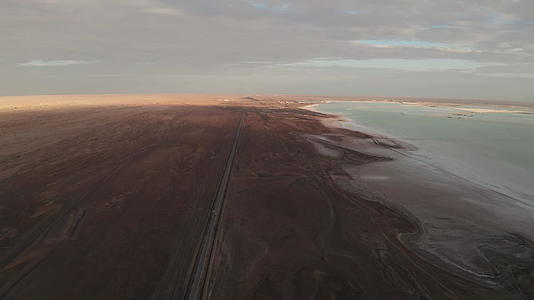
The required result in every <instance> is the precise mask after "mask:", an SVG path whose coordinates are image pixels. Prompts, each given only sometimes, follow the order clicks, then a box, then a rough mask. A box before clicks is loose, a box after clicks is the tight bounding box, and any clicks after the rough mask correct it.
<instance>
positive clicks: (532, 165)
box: [316, 102, 534, 200]
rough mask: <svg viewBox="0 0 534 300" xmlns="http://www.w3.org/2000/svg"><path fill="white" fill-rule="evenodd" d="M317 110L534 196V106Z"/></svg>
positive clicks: (504, 188)
mask: <svg viewBox="0 0 534 300" xmlns="http://www.w3.org/2000/svg"><path fill="white" fill-rule="evenodd" d="M458 108H463V109H472V108H475V109H478V108H482V109H497V110H501V112H497V113H494V112H483V113H481V112H468V111H464V110H459V109H458ZM316 109H317V110H319V111H321V112H325V113H331V114H337V115H342V116H345V117H346V118H348V119H350V120H352V121H353V123H354V126H355V127H356V128H357V129H359V130H363V131H367V132H371V133H375V134H382V135H386V136H389V137H392V138H396V139H399V140H403V141H406V142H408V143H410V144H412V145H414V146H416V147H418V149H419V150H417V151H416V152H415V153H414V155H418V156H420V157H422V158H424V159H425V160H426V161H427V162H428V163H430V164H433V165H436V166H439V167H440V168H444V169H446V170H447V171H450V172H452V173H454V174H456V175H458V176H461V177H463V178H465V179H466V180H470V181H473V182H476V183H479V184H483V185H486V186H488V187H492V188H493V189H498V190H499V191H500V192H505V193H507V194H509V195H513V196H516V197H521V198H523V199H529V200H534V196H533V195H534V111H531V110H528V109H517V110H523V111H526V113H517V112H505V110H506V108H496V107H483V106H455V107H449V106H425V105H413V104H402V103H385V102H332V103H327V104H321V105H318V106H317V107H316ZM514 110H515V109H514ZM531 113H532V114H531Z"/></svg>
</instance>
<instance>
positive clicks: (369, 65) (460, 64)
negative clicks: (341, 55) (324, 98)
mask: <svg viewBox="0 0 534 300" xmlns="http://www.w3.org/2000/svg"><path fill="white" fill-rule="evenodd" d="M485 65H487V64H483V63H478V62H475V61H470V60H462V59H393V58H391V59H367V60H356V59H332V58H319V59H311V60H306V61H302V62H298V63H292V64H286V66H290V67H298V66H305V67H318V68H328V67H342V68H365V69H391V70H403V71H415V72H427V71H462V72H466V71H475V70H476V69H477V68H480V67H482V66H485Z"/></svg>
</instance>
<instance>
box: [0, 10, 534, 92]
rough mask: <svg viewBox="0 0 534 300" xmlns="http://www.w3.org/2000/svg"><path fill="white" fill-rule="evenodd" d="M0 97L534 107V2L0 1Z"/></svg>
mask: <svg viewBox="0 0 534 300" xmlns="http://www.w3.org/2000/svg"><path fill="white" fill-rule="evenodd" d="M0 38H1V39H0V41H1V42H0V95H35V94H102V93H233V94H234V93H239V94H315V95H344V96H351V95H354V96H414V97H440V98H479V99H500V100H514V101H534V1H532V0H443V1H437V0H397V1H392V0H380V1H378V0H328V1H327V0H283V1H276V0H272V1H271V0H264V1H255V0H224V1H221V0H211V1H209V0H180V1H178V0H91V1H88V0H0Z"/></svg>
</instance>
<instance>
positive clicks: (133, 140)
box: [0, 95, 534, 300]
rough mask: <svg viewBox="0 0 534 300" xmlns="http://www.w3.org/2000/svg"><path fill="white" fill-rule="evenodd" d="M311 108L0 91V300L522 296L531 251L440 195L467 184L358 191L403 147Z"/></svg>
mask: <svg viewBox="0 0 534 300" xmlns="http://www.w3.org/2000/svg"><path fill="white" fill-rule="evenodd" d="M321 101H322V99H321V98H319V97H285V96H242V95H212V96H199V95H137V96H136V95H131V96H130V95H101V96H83V95H81V96H32V97H29V96H28V97H0V299H200V298H202V299H485V300H489V299H533V297H534V255H533V254H534V243H533V242H532V241H531V240H530V239H529V238H528V237H526V236H524V235H521V234H519V233H517V232H513V231H512V229H509V230H508V231H506V230H504V229H502V228H497V227H496V225H495V224H493V223H492V222H491V219H492V217H491V216H492V215H491V214H490V213H489V212H486V211H481V210H477V209H476V207H474V206H469V205H470V204H467V205H466V206H465V209H464V208H462V207H460V204H458V203H459V202H458V201H459V200H458V201H456V202H455V201H453V200H451V202H450V205H444V204H443V203H445V202H446V201H448V200H447V199H449V198H450V199H457V198H458V199H459V198H461V197H457V195H458V194H459V193H464V194H465V193H468V192H469V193H470V195H471V196H472V198H473V199H474V198H476V197H478V196H480V195H481V193H479V192H478V191H477V190H474V189H471V190H467V188H465V189H462V190H460V186H461V184H458V185H456V183H454V182H445V183H443V184H441V185H440V182H439V181H438V179H436V180H435V181H434V180H433V179H432V178H433V177H427V178H426V179H427V180H428V182H427V183H426V184H422V183H421V182H422V181H424V180H425V178H420V181H418V182H419V184H416V183H413V182H412V183H410V181H409V179H410V178H412V179H413V178H417V174H412V175H413V176H412V175H406V173H403V174H405V176H398V177H397V178H398V179H397V180H392V181H390V183H388V184H387V185H385V186H383V187H382V188H380V189H378V190H377V189H370V188H369V187H367V186H366V185H364V184H358V177H357V176H356V175H355V174H359V173H358V172H368V170H369V169H373V170H381V171H382V173H381V174H380V176H385V175H384V174H386V173H388V172H389V173H388V174H389V175H388V176H393V175H394V174H395V172H396V171H395V170H389V169H387V168H386V169H384V167H380V166H384V163H385V162H388V161H392V160H395V159H396V158H395V157H394V156H392V155H386V154H383V151H382V150H384V149H393V150H398V151H402V150H403V149H404V148H406V147H408V146H406V145H403V144H402V143H398V142H396V141H394V140H387V139H377V138H375V137H374V136H372V135H369V134H366V133H363V132H358V131H353V130H349V129H344V128H340V127H336V126H331V125H332V123H333V122H334V120H335V118H336V116H332V115H325V114H321V113H318V112H314V111H312V110H309V109H306V108H305V106H307V105H310V104H314V103H321ZM381 153H382V154H381ZM375 166H376V167H375ZM403 170H404V169H403ZM399 172H400V171H399ZM399 174H400V173H399ZM386 175H387V174H386ZM369 176H371V175H369ZM377 176H378V175H376V176H375V177H374V178H375V179H376V178H381V177H377ZM419 176H420V175H419ZM429 176H430V175H429ZM418 180H419V179H418ZM451 186H457V187H458V188H457V189H454V188H450V187H451ZM388 191H389V192H388ZM416 192H417V195H423V196H424V197H421V198H417V197H413V195H414V193H416ZM392 193H393V194H396V195H397V196H398V197H403V198H402V199H403V200H402V201H404V202H399V203H394V201H391V199H389V201H388V195H390V194H392ZM462 195H463V194H462ZM427 196H428V197H427ZM471 196H470V197H471ZM425 197H427V198H425ZM488 197H490V196H488ZM467 198H468V197H467V196H466V197H464V198H462V199H467ZM429 199H436V201H435V202H436V203H434V204H432V205H435V207H434V206H431V205H430V206H429V204H427V202H425V201H429ZM437 200H439V201H437ZM440 201H441V202H440ZM438 202H439V203H438ZM440 203H441V204H440ZM405 204H406V205H405ZM439 205H441V206H439ZM432 210H440V211H442V212H443V213H442V214H441V215H447V218H445V217H443V218H441V219H438V218H435V219H432V220H434V221H431V219H430V218H427V219H425V216H428V215H429V214H430V213H431V212H432ZM455 220H470V221H472V223H473V224H475V225H476V226H471V225H470V224H471V223H468V222H464V221H458V222H456V221H455ZM522 225H527V226H529V225H532V224H531V223H521V224H517V226H522ZM433 230H434V231H433ZM437 230H440V231H439V232H440V234H439V240H436V235H435V234H433V233H435V231H437ZM458 232H461V234H460V235H461V236H462V237H466V236H470V234H472V235H473V236H475V235H476V236H477V238H476V239H475V240H476V241H477V242H476V243H468V242H469V241H470V240H467V242H466V243H468V244H460V243H457V244H454V245H453V246H451V244H452V243H453V242H454V243H456V242H458V241H459V239H458V238H457V236H458V235H459V234H458ZM462 241H464V240H462Z"/></svg>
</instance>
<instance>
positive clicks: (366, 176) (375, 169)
mask: <svg viewBox="0 0 534 300" xmlns="http://www.w3.org/2000/svg"><path fill="white" fill-rule="evenodd" d="M315 106H316V105H311V106H307V107H305V109H310V110H312V111H315V112H318V113H323V114H325V115H326V116H333V117H326V118H327V120H328V119H329V121H323V120H321V122H323V123H324V124H325V126H331V127H332V128H338V129H348V130H356V131H357V132H361V131H360V130H359V128H358V127H359V124H356V123H355V122H354V121H353V120H350V119H347V118H344V117H340V116H336V115H332V114H331V113H325V112H321V111H320V110H317V109H315ZM347 121H348V122H350V123H351V124H354V126H346V124H343V122H347ZM364 133H365V134H369V135H371V136H373V134H370V133H368V132H365V131H364ZM386 138H388V139H391V140H393V141H395V140H396V139H395V138H390V137H386ZM346 145H351V143H350V142H349V143H346ZM359 146H360V148H359V149H358V150H359V151H363V152H364V153H369V154H375V155H383V156H386V157H391V158H392V160H391V161H386V162H381V163H371V164H368V165H365V166H363V167H361V168H353V169H349V170H347V172H348V173H349V174H351V177H353V178H354V180H353V183H352V184H353V186H358V187H359V188H357V190H358V189H361V188H362V187H363V188H365V189H368V190H370V191H373V190H374V193H377V194H380V195H382V200H381V201H383V202H384V203H385V204H387V205H392V207H393V208H395V209H397V210H399V211H401V212H405V213H404V214H406V212H409V213H408V215H413V216H414V217H415V218H416V219H417V220H418V221H417V224H419V226H421V232H420V233H419V234H416V235H414V234H408V235H407V236H408V237H412V238H408V239H407V240H406V242H408V243H410V244H411V246H410V248H412V250H413V251H414V253H419V254H418V255H421V256H422V257H427V256H428V255H431V256H434V258H435V259H438V260H440V261H441V262H440V263H438V265H442V267H443V268H445V269H449V270H452V271H454V269H457V270H462V272H464V275H462V276H466V278H469V277H472V276H475V277H477V278H479V279H482V278H484V279H485V280H488V278H491V277H492V275H490V273H491V272H489V270H486V271H483V270H484V268H483V267H482V266H481V265H476V264H475V265H473V261H472V259H473V258H475V257H477V256H478V255H480V254H477V253H474V252H472V249H471V246H470V245H472V244H487V245H488V246H489V247H494V246H490V245H491V244H496V243H499V240H498V239H496V240H491V239H490V238H489V237H490V236H493V235H496V234H497V235H499V234H502V235H503V236H504V235H506V234H507V233H508V232H521V234H522V235H524V236H526V237H528V238H529V239H531V240H534V230H525V229H528V228H532V227H531V226H532V225H534V223H533V222H532V220H531V218H530V213H528V212H525V211H524V208H526V207H523V205H522V204H525V205H528V203H524V202H522V201H521V200H519V199H516V198H515V197H514V198H512V197H511V196H509V195H506V194H501V192H500V191H498V190H494V189H492V188H491V186H486V185H483V184H481V183H478V182H474V181H471V180H468V179H466V178H464V177H462V176H460V175H457V174H455V173H451V172H450V171H447V170H443V169H436V166H433V165H432V164H429V162H427V161H424V162H423V164H424V165H418V164H417V162H418V161H419V162H421V161H420V160H419V159H417V155H418V154H417V153H415V154H412V155H406V154H403V152H404V151H407V150H408V151H409V150H411V149H406V148H404V147H399V148H398V149H388V150H391V151H383V150H380V149H376V148H373V147H372V146H371V147H370V146H369V145H368V146H367V147H364V149H363V150H362V148H361V145H359ZM386 148H387V147H386ZM399 154H400V155H399ZM436 172H438V174H436ZM439 173H441V174H439ZM417 178H419V179H417ZM362 182H363V183H362ZM431 182H432V183H433V184H432V185H435V184H436V183H439V184H440V185H442V186H444V187H445V188H438V189H436V188H435V187H427V186H426V184H430V183H431ZM400 186H412V187H413V188H412V189H413V191H410V190H409V189H408V190H404V191H402V190H399V187H400ZM414 191H415V192H414ZM425 191H426V192H425ZM420 193H423V194H425V193H430V194H432V195H440V198H441V199H443V201H445V202H443V203H448V204H446V205H445V206H443V205H442V204H439V205H437V206H436V205H435V204H434V203H425V202H420V201H419V202H418V201H411V200H409V201H406V199H410V198H414V199H417V197H418V194H420ZM467 195H469V196H467ZM480 195H483V196H482V197H480ZM433 197H434V198H437V197H436V196H433ZM462 198H471V200H470V201H469V202H466V201H464V200H462ZM453 199H454V201H451V200H453ZM475 199H478V200H475ZM489 199H491V200H489ZM429 200H430V199H429ZM510 200H511V201H512V202H510ZM515 201H518V202H519V203H514V202H515ZM432 202H433V201H432ZM448 205H451V206H452V207H453V208H452V209H451V207H447V206H448ZM505 207H506V208H505ZM528 209H529V210H530V211H532V210H533V209H534V207H533V206H532V205H528ZM445 215H446V217H444V216H445ZM467 216H470V217H467ZM475 216H476V217H475ZM503 216H506V217H505V218H504V219H503ZM495 217H496V218H497V220H498V221H496V222H493V221H490V222H488V221H487V220H488V219H493V218H495ZM441 218H445V219H448V220H449V219H450V220H455V221H452V223H448V222H449V221H447V222H445V223H444V224H441V225H437V224H440V223H442V222H441V221H439V220H440V219H441ZM467 218H470V219H471V221H470V222H466V221H465V220H466V219H467ZM460 224H463V225H460ZM526 224H530V225H526ZM429 226H430V227H429ZM436 226H437V227H440V228H441V229H440V231H438V232H437V233H436V232H435V233H432V231H433V230H434V229H432V230H430V228H435V227H436ZM525 226H526V227H525ZM443 231H444V232H443ZM446 232H448V233H446ZM499 232H500V233H499ZM441 235H449V236H453V237H454V236H455V235H457V236H456V237H455V238H453V240H455V239H458V241H460V242H461V244H462V243H463V244H466V246H460V245H461V244H457V245H456V246H452V248H451V246H445V245H442V246H438V247H436V245H435V244H434V243H435V241H436V240H439V239H441ZM466 237H467V238H466ZM503 238H504V237H503ZM449 243H452V244H453V245H454V243H455V242H452V241H449ZM456 243H458V242H456ZM407 246H408V245H407ZM443 251H445V252H443ZM447 253H448V254H447ZM427 259H430V260H432V258H431V257H427ZM488 272H489V273H488ZM494 280H496V278H494V279H493V280H490V282H492V281H494ZM490 282H488V284H490V285H492V284H494V283H490Z"/></svg>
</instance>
